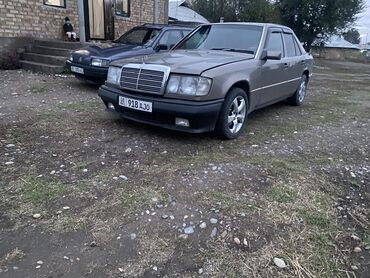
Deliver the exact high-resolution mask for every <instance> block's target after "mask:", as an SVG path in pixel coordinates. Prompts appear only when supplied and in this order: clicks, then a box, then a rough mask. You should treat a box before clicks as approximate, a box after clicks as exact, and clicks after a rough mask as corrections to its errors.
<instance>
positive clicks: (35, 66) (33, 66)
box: [20, 60, 64, 74]
mask: <svg viewBox="0 0 370 278" xmlns="http://www.w3.org/2000/svg"><path fill="white" fill-rule="evenodd" d="M20 63H21V65H22V68H23V69H25V70H30V71H33V72H42V73H49V74H55V73H62V72H63V71H64V64H63V65H59V66H57V65H49V64H44V63H37V62H31V61H25V60H21V61H20Z"/></svg>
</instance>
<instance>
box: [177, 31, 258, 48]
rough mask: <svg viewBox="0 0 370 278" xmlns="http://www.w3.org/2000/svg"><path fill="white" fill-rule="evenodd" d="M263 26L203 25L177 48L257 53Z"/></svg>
mask: <svg viewBox="0 0 370 278" xmlns="http://www.w3.org/2000/svg"><path fill="white" fill-rule="evenodd" d="M262 31H263V28H262V27H260V26H253V25H203V26H201V27H199V28H198V29H197V30H196V31H195V32H193V33H192V35H191V36H190V37H188V38H187V39H186V40H184V41H182V42H181V43H180V44H179V45H178V46H177V47H176V49H205V50H224V51H235V52H242V53H250V54H255V53H256V51H257V49H258V46H259V43H260V40H261V36H262Z"/></svg>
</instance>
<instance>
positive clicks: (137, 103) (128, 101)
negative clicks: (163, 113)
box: [118, 96, 153, 113]
mask: <svg viewBox="0 0 370 278" xmlns="http://www.w3.org/2000/svg"><path fill="white" fill-rule="evenodd" d="M118 102H119V105H120V106H123V107H127V108H131V109H135V110H139V111H144V112H149V113H152V111H153V105H152V103H151V102H147V101H142V100H137V99H132V98H127V97H122V96H119V98H118Z"/></svg>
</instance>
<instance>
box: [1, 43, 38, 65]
mask: <svg viewBox="0 0 370 278" xmlns="http://www.w3.org/2000/svg"><path fill="white" fill-rule="evenodd" d="M32 42H33V38H26V37H0V69H9V68H10V69H12V68H17V67H19V63H18V61H19V55H20V54H19V53H17V50H18V49H19V48H24V46H25V45H27V44H30V43H32Z"/></svg>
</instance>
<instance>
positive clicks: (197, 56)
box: [111, 50, 254, 75]
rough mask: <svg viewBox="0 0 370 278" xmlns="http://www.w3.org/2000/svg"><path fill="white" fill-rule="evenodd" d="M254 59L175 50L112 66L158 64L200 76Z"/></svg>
mask: <svg viewBox="0 0 370 278" xmlns="http://www.w3.org/2000/svg"><path fill="white" fill-rule="evenodd" d="M253 57H254V56H253V55H251V54H245V53H237V52H227V51H216V50H173V51H170V52H167V53H163V54H154V55H151V56H143V57H137V58H129V59H122V60H117V61H115V62H113V63H111V65H113V66H122V65H125V64H129V63H134V64H156V65H164V66H169V67H170V68H171V72H172V73H184V74H196V75H200V74H202V73H203V72H204V71H206V70H209V69H212V68H215V67H219V66H223V65H226V64H230V63H235V62H239V61H244V60H250V59H253Z"/></svg>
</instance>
